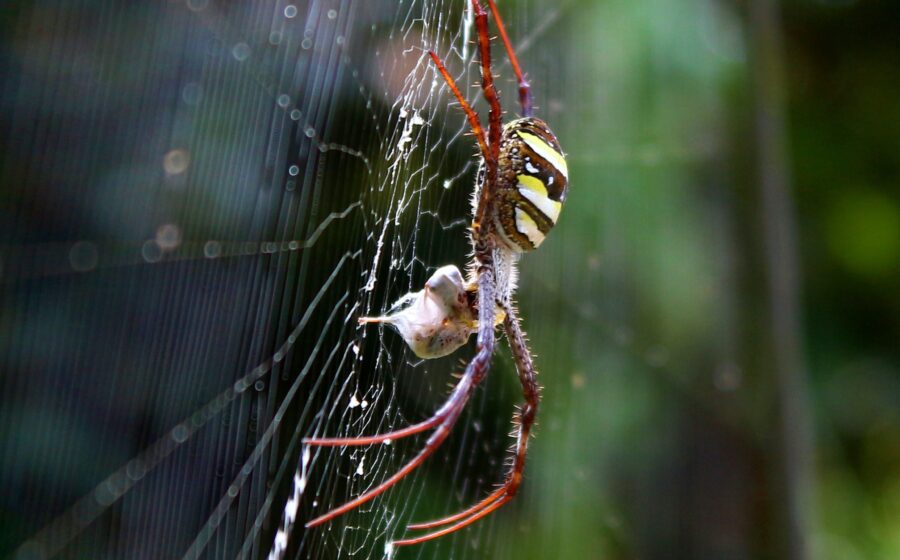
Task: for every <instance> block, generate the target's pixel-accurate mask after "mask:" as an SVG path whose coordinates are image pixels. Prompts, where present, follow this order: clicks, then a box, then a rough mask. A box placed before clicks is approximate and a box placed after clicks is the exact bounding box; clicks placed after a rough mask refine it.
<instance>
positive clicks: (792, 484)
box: [0, 0, 900, 560]
mask: <svg viewBox="0 0 900 560" xmlns="http://www.w3.org/2000/svg"><path fill="white" fill-rule="evenodd" d="M465 7H466V2H464V1H463V0H452V1H451V0H442V1H426V2H423V1H411V2H410V1H404V2H393V1H388V0H383V1H378V2H362V1H349V0H343V1H339V0H323V1H308V2H294V3H285V2H269V1H265V2H255V3H244V2H220V1H215V0H187V1H186V2H176V1H171V2H143V3H129V4H123V3H118V2H94V1H85V2H74V3H65V4H62V3H53V2H13V3H10V4H8V5H7V7H6V8H5V9H4V10H3V13H2V14H0V68H2V76H3V79H2V85H0V131H2V132H0V145H2V152H0V179H2V183H0V185H2V187H0V188H2V190H0V364H2V365H0V484H2V487H3V488H4V491H3V492H2V498H0V555H2V556H7V555H9V556H16V557H20V558H40V557H45V556H48V555H51V556H53V555H55V556H60V557H73V558H107V557H108V558H170V557H171V558H176V557H182V556H184V555H187V556H189V557H192V556H194V555H195V554H194V553H195V552H196V556H203V557H209V558H231V557H235V556H238V555H240V554H244V555H246V556H252V557H264V556H265V555H266V554H267V553H268V547H269V544H270V543H271V542H272V538H273V535H274V531H275V529H276V527H277V525H278V522H279V520H280V511H281V508H282V507H283V504H284V501H285V500H286V499H287V495H288V493H289V491H290V479H291V476H292V474H293V470H294V468H295V465H296V464H298V462H299V460H300V459H299V457H300V455H301V452H300V448H299V446H298V444H297V441H296V438H297V437H302V436H306V435H310V434H312V433H316V434H319V435H322V434H345V435H362V434H371V433H375V432H376V431H378V430H385V429H395V428H398V427H400V426H401V425H403V424H406V423H409V422H414V421H417V420H419V419H421V418H424V417H426V416H427V415H428V414H430V413H431V412H432V411H433V410H434V409H435V408H436V407H437V406H439V404H440V403H441V401H442V400H443V396H444V395H445V394H446V391H445V386H446V384H447V382H448V381H450V378H449V377H448V375H449V373H451V372H453V371H455V370H456V369H458V362H459V360H460V359H461V358H464V357H467V356H470V355H471V348H470V349H467V350H465V351H461V352H460V353H459V354H458V355H456V356H454V357H453V358H448V359H444V360H439V361H436V362H435V363H421V362H418V361H417V360H415V359H414V357H413V356H412V355H411V354H410V353H409V352H408V350H407V349H406V348H405V346H403V344H402V341H400V340H399V337H397V336H396V335H395V334H394V333H392V332H390V331H380V330H377V329H374V328H369V329H361V328H357V326H356V324H355V321H356V318H357V317H359V316H361V315H365V314H376V313H381V312H383V311H384V310H385V309H386V308H387V307H388V306H389V305H390V303H391V302H393V301H394V300H395V299H397V298H398V297H399V296H401V295H402V294H404V293H406V292H408V291H411V290H418V289H419V288H420V287H421V285H422V283H423V281H424V280H425V279H426V278H427V277H428V276H429V274H430V272H432V271H433V270H434V269H435V268H436V267H438V266H441V265H443V264H448V263H453V264H456V265H458V266H462V265H464V264H465V261H466V258H467V257H468V250H469V249H468V242H467V238H466V227H467V220H468V211H469V210H468V197H469V194H470V192H469V191H470V188H471V184H472V181H473V178H474V174H475V170H476V168H475V164H474V163H473V158H472V153H473V141H472V139H471V137H469V136H467V135H466V132H467V125H466V123H465V119H464V118H463V116H462V113H461V112H460V111H459V110H458V108H457V107H455V106H453V104H452V103H451V101H452V99H451V96H450V95H449V93H448V91H447V90H446V87H444V86H443V84H442V82H441V81H440V78H439V77H438V76H437V75H436V74H435V73H434V70H433V68H431V67H430V66H429V62H428V60H427V56H425V55H424V52H425V49H434V50H436V51H437V52H438V53H439V54H440V55H441V56H442V57H443V58H444V59H445V61H446V62H447V65H448V67H449V68H450V70H451V72H452V73H453V75H454V76H455V77H456V79H457V80H458V81H459V82H460V83H461V85H463V86H464V90H465V91H466V92H467V96H468V98H469V99H470V100H472V102H473V103H474V104H475V107H476V109H477V110H479V111H480V112H481V114H482V116H485V115H486V113H487V110H486V107H485V105H484V103H483V100H481V99H480V96H479V91H478V89H477V84H478V82H479V76H478V68H477V61H475V60H473V52H472V48H471V45H470V44H469V43H467V41H468V40H471V39H473V38H474V35H473V32H472V31H471V28H467V25H468V20H467V16H466V13H465ZM500 9H501V10H502V13H503V14H504V18H505V21H506V23H507V29H508V31H509V32H510V35H511V36H512V39H513V43H514V44H515V45H516V46H517V50H518V52H519V53H520V57H521V61H522V63H523V66H524V67H525V69H526V71H527V73H528V75H529V78H530V80H531V83H532V86H533V93H534V97H535V103H536V106H537V114H538V116H540V117H541V118H543V119H545V120H546V121H547V122H548V123H550V125H551V126H552V127H553V130H554V132H555V133H556V134H557V135H558V137H559V138H560V141H561V143H562V146H563V149H564V150H565V151H566V153H567V160H568V163H569V168H570V184H571V188H570V195H569V199H568V201H567V203H566V205H565V208H564V210H563V212H562V216H561V219H560V221H559V224H558V226H557V227H556V228H555V229H554V231H553V233H552V235H550V236H549V237H548V240H547V242H546V243H545V244H544V245H542V247H541V248H540V250H539V251H536V252H535V253H534V254H529V255H527V256H526V257H525V258H524V259H523V260H522V263H521V279H520V289H519V292H518V300H519V305H520V311H521V312H520V315H521V317H522V319H523V324H524V327H525V330H526V331H527V332H528V333H529V335H530V341H531V347H532V350H533V351H534V352H535V354H536V362H537V365H538V368H539V370H540V372H541V376H540V379H541V383H542V385H543V386H544V388H545V389H544V401H543V403H542V408H541V411H540V416H539V425H538V430H537V435H536V437H535V438H534V440H533V442H532V446H531V452H530V455H529V463H528V467H527V469H526V481H525V485H524V486H523V489H522V491H521V494H520V495H519V496H518V497H517V498H516V500H515V501H514V502H513V503H512V504H510V505H509V506H507V507H505V508H503V509H501V510H500V511H498V512H496V513H494V514H493V515H492V516H490V518H488V519H486V520H484V521H482V522H481V523H479V524H478V525H477V526H476V527H473V528H471V529H468V530H466V531H464V532H460V533H457V534H455V535H454V536H452V537H447V538H445V539H441V540H439V541H437V542H435V543H430V544H427V545H423V546H420V547H413V548H409V549H404V550H401V551H399V552H398V553H397V554H396V557H398V558H508V559H516V560H524V559H531V558H567V559H568V558H592V559H593V558H597V559H601V558H602V559H625V558H715V559H719V558H738V559H739V558H753V559H756V558H759V559H768V558H773V559H774V558H797V559H806V558H810V559H812V558H816V559H819V558H821V559H828V560H847V559H849V560H854V559H869V558H871V559H894V558H898V557H900V476H898V475H900V406H898V405H897V403H898V402H900V371H898V366H900V355H898V351H897V348H898V344H897V341H898V340H900V313H898V311H900V309H898V307H900V290H898V289H897V286H898V281H900V264H898V263H900V198H898V196H897V193H898V184H900V73H898V72H897V66H898V61H900V40H898V35H897V30H896V22H897V21H900V4H898V3H897V2H891V1H867V0H856V1H853V0H805V1H796V0H790V1H783V2H774V1H772V0H759V1H753V0H748V1H746V2H731V1H725V0H696V1H695V0H690V1H687V0H597V1H587V0H571V1H561V2H547V1H538V0H522V1H510V0H503V1H502V2H500ZM494 57H495V63H496V65H495V71H496V72H499V73H500V74H501V78H499V82H498V84H499V87H500V92H501V97H502V100H503V103H504V109H505V110H506V111H507V113H508V115H507V118H509V117H511V116H512V115H513V114H515V112H516V111H517V110H518V107H517V106H516V104H515V95H514V92H515V85H514V82H513V81H512V73H511V71H510V68H509V65H508V64H506V63H505V59H506V57H505V56H504V53H503V52H502V47H501V46H500V44H499V43H495V45H494ZM469 86H473V87H471V88H470V87H469ZM292 241H294V242H296V243H295V245H291V244H290V243H291V242H292ZM282 351H283V352H282ZM279 352H281V354H279ZM279 355H280V356H281V357H280V358H278V359H275V358H274V357H275V356H279ZM282 358H283V359H282ZM260 364H268V365H267V366H266V367H265V368H264V369H265V371H263V370H261V369H258V368H257V366H259V365H260ZM248 372H249V373H248ZM249 377H252V379H251V383H250V385H249V386H252V388H253V390H249V389H248V390H247V391H246V392H245V391H244V390H243V389H241V390H239V391H238V393H237V394H231V395H229V396H228V399H226V400H227V402H225V401H222V403H221V407H219V408H216V410H215V413H214V414H209V415H206V413H205V412H201V411H204V410H207V409H204V408H203V407H204V405H206V403H210V402H216V401H215V399H216V398H217V395H222V394H225V393H223V391H224V392H226V393H227V391H228V390H229V388H230V387H232V386H233V385H234V383H235V381H236V380H242V379H244V380H246V379H248V378H249ZM291 388H294V390H295V391H296V393H292V392H291ZM519 391H520V390H519V388H518V382H517V380H516V376H515V373H514V368H513V366H512V362H511V359H510V358H509V356H508V353H507V352H506V351H505V350H503V351H501V352H498V357H497V359H496V360H495V367H494V369H493V370H492V373H491V376H490V377H489V379H488V380H487V381H486V383H485V386H484V388H483V390H481V391H480V392H479V393H478V394H477V396H476V397H475V399H474V400H473V403H472V404H471V405H470V407H469V409H468V410H467V412H466V413H465V414H464V415H463V417H462V418H461V420H460V422H459V424H458V426H457V428H456V431H455V432H454V436H453V437H451V438H450V440H448V442H447V444H446V445H445V449H442V450H441V451H440V452H439V453H437V454H436V455H435V457H434V458H432V459H431V460H430V461H429V462H428V463H426V465H425V466H424V467H423V468H422V469H420V470H419V472H418V473H417V474H416V475H415V476H413V477H410V479H409V480H407V481H404V482H403V483H401V484H400V485H398V486H397V487H396V488H394V489H393V490H391V491H390V492H389V493H388V494H386V495H385V496H384V497H383V498H379V499H378V500H377V501H375V502H373V503H372V504H371V505H369V506H366V507H364V508H362V509H361V510H360V511H356V512H353V513H351V514H348V515H347V516H344V517H342V518H340V519H338V520H336V521H335V522H333V524H332V525H331V526H330V527H326V528H321V529H315V530H311V531H304V530H302V529H299V528H298V529H297V530H296V531H295V533H294V534H295V536H294V537H292V543H291V546H290V548H289V555H290V556H293V557H300V558H345V557H351V556H353V557H365V558H381V557H383V556H385V543H386V541H388V540H390V538H399V537H400V536H401V535H403V534H404V531H403V526H404V525H405V523H407V522H411V521H414V520H419V519H423V518H428V517H430V516H441V515H446V514H449V513H453V512H455V511H457V510H459V509H462V508H463V507H465V506H467V505H469V504H470V503H472V502H473V501H474V500H476V499H477V498H478V497H479V496H482V495H484V494H485V493H486V492H487V491H488V490H489V489H490V488H492V485H493V484H495V483H497V482H499V481H500V479H501V476H502V457H503V453H504V450H505V449H506V447H507V445H508V444H509V443H510V440H509V438H508V437H507V435H506V432H507V431H508V430H509V418H510V416H511V413H512V410H513V406H514V405H515V404H516V403H517V402H518V400H519V398H520V397H519V394H520V392H519ZM351 395H352V396H353V397H354V398H355V397H356V396H357V395H362V398H366V397H368V398H369V400H368V401H366V402H367V404H368V403H370V402H371V406H370V407H368V408H367V407H362V408H357V407H356V406H355V405H354V406H351V407H349V408H348V407H346V406H345V405H344V404H343V403H346V402H347V400H348V399H350V398H351ZM283 404H284V408H285V409H286V412H285V413H284V414H283V416H278V418H279V420H280V422H281V424H280V427H279V428H278V429H277V430H275V429H274V428H273V430H272V432H271V433H269V434H268V435H266V434H267V430H268V428H270V427H273V426H274V424H273V423H272V421H273V418H275V417H276V412H277V411H278V409H279V407H280V406H282V405H283ZM182 421H185V422H186V423H185V424H182ZM191 422H195V424H194V425H191V424H190V423H191ZM179 426H192V427H191V431H190V434H189V437H187V438H184V437H181V436H183V435H184V434H181V435H179V433H178V432H177V428H178V427H179ZM195 428H196V432H195V431H194V429H195ZM273 434H274V435H273ZM269 436H272V439H271V440H269V439H267V437H269ZM169 440H172V441H174V442H175V443H174V444H173V445H172V446H171V447H165V446H163V447H158V446H157V444H155V443H154V442H157V441H169ZM421 443H422V442H421V441H420V442H418V444H421ZM254 448H258V449H261V450H262V452H261V457H260V458H257V459H254V462H253V463H252V468H250V469H247V473H246V476H247V478H246V479H240V480H242V482H241V483H240V485H239V491H237V492H235V493H234V495H233V496H232V495H231V494H229V485H233V484H234V482H233V481H234V480H237V478H236V477H238V478H239V477H240V476H242V472H243V467H244V465H246V464H248V460H249V459H250V458H251V457H253V450H254ZM163 449H164V451H163ZM416 449H417V442H409V443H402V444H401V445H397V446H393V447H392V449H391V450H387V451H385V450H377V449H376V450H370V451H369V452H367V454H364V455H356V454H355V453H351V452H347V453H341V452H336V451H335V452H323V453H320V454H317V455H316V457H315V462H314V467H313V468H312V470H311V471H310V472H309V473H308V474H309V476H310V481H311V482H310V486H309V490H307V494H306V495H305V496H304V498H303V502H302V505H301V515H300V519H301V520H302V519H308V518H309V517H310V516H311V515H313V513H314V512H318V513H321V512H322V511H324V510H323V509H322V508H323V507H325V506H336V505H339V504H340V503H341V502H343V501H346V500H347V499H349V498H350V497H351V496H353V495H356V494H359V493H360V492H361V491H362V490H364V489H365V488H367V487H368V486H367V485H371V484H373V483H377V482H378V481H380V480H382V479H383V478H384V477H385V476H387V475H388V474H389V473H390V472H391V471H392V470H395V469H396V468H398V467H399V466H400V465H401V464H402V463H403V461H404V460H405V459H408V458H409V457H411V456H412V454H413V453H414V452H415V450H416ZM360 457H365V460H364V464H366V465H369V466H368V469H370V470H369V472H370V473H374V474H373V476H374V478H371V479H365V480H366V481H367V482H360V478H359V477H356V476H355V475H354V474H353V473H354V471H355V470H356V467H357V465H358V464H359V463H358V462H357V461H359V458H360ZM136 458H139V459H140V461H139V462H138V463H136V462H135V459H136ZM151 463H152V465H151ZM136 464H138V466H137V467H135V465H136ZM123 465H128V466H130V468H131V470H128V471H121V472H123V473H124V475H123V476H124V477H125V478H122V479H121V480H120V479H116V478H115V476H113V477H112V478H110V479H107V478H106V477H108V476H110V475H115V473H118V472H119V471H118V469H120V468H122V467H123ZM147 465H151V467H150V468H149V469H147V473H148V474H146V475H145V473H144V469H145V467H146V466H147ZM373 465H374V466H373ZM136 468H137V469H138V470H139V471H140V474H139V475H135V474H134V472H135V471H134V469H136ZM361 468H362V466H360V469H361ZM126 478H127V479H128V482H127V483H125V482H123V481H124V480H125V479H126ZM104 484H107V486H104ZM106 491H108V492H109V495H107V494H104V493H103V492H106ZM229 496H230V498H228V497H229ZM231 499H233V502H232V501H229V500H231ZM223 500H225V502H223ZM268 501H271V502H272V503H271V504H269V503H268ZM320 501H321V502H322V503H319V502H320ZM313 502H315V503H313ZM223 503H225V505H226V507H225V509H224V513H223V515H222V517H221V519H217V521H216V522H215V523H214V524H213V525H212V526H211V525H210V519H214V518H215V516H214V515H213V512H215V511H216V508H217V507H218V506H221V505H222V504H223ZM59 516H62V517H59ZM257 523H258V526H257ZM198 541H202V543H201V544H200V545H198ZM194 547H196V548H194ZM242 547H244V548H243V549H242ZM50 553H53V554H50Z"/></svg>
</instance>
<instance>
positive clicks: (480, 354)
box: [306, 249, 496, 528]
mask: <svg viewBox="0 0 900 560" xmlns="http://www.w3.org/2000/svg"><path fill="white" fill-rule="evenodd" d="M476 257H477V258H478V260H479V263H481V264H480V265H479V268H478V305H479V307H478V316H479V317H478V318H479V325H480V326H479V329H478V350H477V352H476V354H475V357H474V358H472V360H471V361H470V362H469V364H468V366H466V371H465V373H463V376H462V378H460V380H459V383H457V385H456V388H454V390H453V393H451V395H450V397H449V398H448V399H447V402H446V403H444V405H443V406H442V407H441V408H440V409H439V410H438V412H436V413H435V415H434V416H432V418H430V419H429V420H426V421H425V422H421V423H419V424H416V425H414V426H411V427H410V428H411V429H413V430H415V431H410V432H408V433H407V430H409V429H410V428H407V429H406V430H397V431H396V432H392V433H394V434H396V433H403V435H404V436H407V435H411V434H414V433H418V432H419V431H424V430H426V429H427V427H426V428H421V426H423V425H425V424H428V423H430V422H432V421H433V420H434V419H435V418H439V417H440V415H441V414H444V415H445V416H444V417H443V419H440V420H437V421H435V422H434V424H435V425H437V428H436V429H435V431H434V432H433V433H432V434H431V437H429V438H428V441H426V442H425V447H424V448H423V449H422V450H421V451H420V452H419V454H418V455H416V456H415V457H414V458H413V459H412V460H411V461H409V462H408V463H406V465H404V466H403V467H402V468H401V469H400V470H398V471H397V472H396V473H394V474H393V475H392V476H391V477H390V478H388V479H387V480H385V481H384V482H382V483H381V484H379V485H378V486H376V487H375V488H373V489H371V490H369V491H368V492H366V493H364V494H362V495H361V496H359V497H357V498H355V499H353V500H351V501H349V502H347V503H345V504H344V505H342V506H338V507H336V508H334V509H332V510H331V511H328V512H327V513H324V514H322V515H320V516H319V517H316V518H315V519H313V520H311V521H309V522H307V523H306V527H307V528H312V527H316V526H318V525H321V524H323V523H325V522H327V521H330V520H332V519H334V518H335V517H338V516H339V515H342V514H344V513H347V512H348V511H350V510H352V509H355V508H357V507H359V506H361V505H362V504H364V503H366V502H368V501H369V500H371V499H373V498H375V497H376V496H378V495H379V494H381V493H382V492H384V491H385V490H387V489H388V488H390V487H392V486H393V485H395V484H396V483H397V482H399V481H400V480H402V479H403V477H405V476H406V475H408V474H409V473H411V472H412V471H413V470H415V469H416V467H418V466H419V465H421V464H422V462H423V461H425V459H427V458H428V457H429V456H430V455H431V454H432V453H434V452H435V451H436V450H437V448H438V447H440V445H441V444H442V443H443V442H444V440H445V439H447V436H448V435H449V434H450V430H451V429H452V428H453V425H454V424H455V423H456V420H457V419H458V418H459V415H460V414H461V413H462V411H463V409H464V408H465V406H466V403H467V402H468V400H469V397H470V396H471V394H472V390H473V389H474V388H475V387H477V386H478V384H479V383H481V381H482V380H483V379H484V377H485V376H486V375H487V372H488V369H489V368H490V364H491V357H492V356H493V354H494V344H495V336H494V315H495V313H496V310H495V306H494V305H493V301H494V299H495V298H494V291H495V286H494V272H493V262H492V259H491V257H490V250H487V249H481V250H480V251H477V252H476ZM442 411H444V412H442ZM420 428H421V429H420ZM385 435H388V434H383V435H380V436H373V437H371V438H347V439H345V440H344V441H362V442H363V443H349V444H347V445H367V444H368V443H369V441H370V440H374V441H373V443H377V442H378V441H379V440H380V441H384V439H389V438H386V437H383V436H385ZM321 441H329V440H328V439H311V440H306V443H307V444H308V445H318V444H319V442H321ZM330 441H339V439H337V438H335V439H332V440H330ZM334 445H342V444H340V443H335V444H334Z"/></svg>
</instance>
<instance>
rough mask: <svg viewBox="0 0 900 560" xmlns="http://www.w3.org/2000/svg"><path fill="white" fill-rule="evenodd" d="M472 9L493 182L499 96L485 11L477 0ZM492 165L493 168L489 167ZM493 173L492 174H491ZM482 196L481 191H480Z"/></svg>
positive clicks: (498, 122)
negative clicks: (486, 104)
mask: <svg viewBox="0 0 900 560" xmlns="http://www.w3.org/2000/svg"><path fill="white" fill-rule="evenodd" d="M472 10H474V12H475V28H476V29H477V30H478V50H479V53H480V56H481V90H482V91H483V92H484V98H485V100H487V102H488V107H490V111H489V112H488V125H489V126H488V145H489V146H490V148H491V157H490V158H487V161H488V162H489V163H490V164H492V165H489V167H488V184H493V180H494V179H495V178H496V174H497V160H498V159H500V133H501V126H500V120H501V118H502V116H503V115H502V109H501V108H500V97H499V96H498V95H497V88H496V87H495V86H494V75H493V74H492V73H491V36H490V34H489V31H488V21H487V12H485V11H484V8H483V7H482V6H481V2H480V1H479V0H472ZM491 167H493V169H491ZM492 173H493V176H492V175H491V174H492ZM482 196H483V193H482Z"/></svg>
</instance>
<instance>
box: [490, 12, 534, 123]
mask: <svg viewBox="0 0 900 560" xmlns="http://www.w3.org/2000/svg"><path fill="white" fill-rule="evenodd" d="M488 4H489V5H490V7H491V14H493V16H494V21H495V22H496V23H497V31H499V32H500V39H502V40H503V46H504V47H506V54H507V56H509V63H510V64H511V65H512V69H513V72H515V73H516V80H518V82H519V105H521V106H522V116H523V117H531V116H533V112H532V109H531V84H529V83H528V80H527V79H526V78H525V74H523V73H522V67H521V66H519V58H518V57H517V56H516V51H515V50H513V47H512V43H510V41H509V35H507V34H506V26H504V25H503V19H502V18H501V17H500V11H499V10H498V9H497V3H496V2H495V1H494V0H488Z"/></svg>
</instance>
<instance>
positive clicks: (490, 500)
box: [393, 306, 541, 546]
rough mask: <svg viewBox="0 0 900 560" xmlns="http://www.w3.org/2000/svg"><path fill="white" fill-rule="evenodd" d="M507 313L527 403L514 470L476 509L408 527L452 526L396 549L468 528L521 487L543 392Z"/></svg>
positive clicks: (507, 326) (397, 543) (520, 418)
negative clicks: (532, 429)
mask: <svg viewBox="0 0 900 560" xmlns="http://www.w3.org/2000/svg"><path fill="white" fill-rule="evenodd" d="M505 311H506V319H505V320H504V323H503V326H504V329H505V330H506V337H507V339H508V341H509V347H510V350H511V351H512V354H513V358H514V359H515V362H516V370H517V371H518V373H519V381H520V382H521V383H522V392H523V394H524V396H525V404H524V406H523V407H522V410H521V411H520V412H519V414H518V415H517V417H516V422H517V423H518V425H519V429H518V433H517V438H516V447H515V449H516V451H515V456H514V460H513V465H512V470H511V471H510V472H509V474H508V475H507V477H506V481H505V482H504V483H503V486H501V487H500V488H498V489H497V490H495V491H494V492H492V493H491V494H490V495H488V497H486V498H484V499H483V500H481V501H480V502H478V503H477V504H475V505H474V506H471V507H469V508H467V509H465V510H463V511H461V512H459V513H457V514H454V515H451V516H448V517H445V518H443V519H438V520H436V521H428V522H425V523H415V524H412V525H409V527H408V528H409V529H413V530H416V529H432V528H434V527H440V526H442V525H447V524H450V523H453V525H451V526H450V527H447V528H445V529H441V530H439V531H434V532H432V533H428V534H427V535H422V536H419V537H412V538H409V539H402V540H399V541H394V543H393V544H394V545H395V546H407V545H412V544H419V543H422V542H425V541H429V540H432V539H436V538H438V537H442V536H444V535H448V534H450V533H453V532H455V531H458V530H460V529H462V528H464V527H467V526H469V525H471V524H472V523H474V522H475V521H478V520H479V519H481V518H483V517H485V516H486V515H488V514H489V513H491V512H492V511H494V510H496V509H498V508H500V507H501V506H503V505H504V504H505V503H506V502H508V501H510V500H512V499H513V497H514V496H515V495H516V493H517V492H518V490H519V487H520V486H521V484H522V471H523V470H524V469H525V456H526V455H527V453H528V439H529V436H530V435H531V428H532V426H534V419H535V416H536V415H537V409H538V404H539V403H540V398H541V395H540V391H541V389H540V386H539V385H538V383H537V372H536V371H535V369H534V363H533V362H532V360H531V353H530V352H529V351H528V346H527V345H526V344H525V334H524V333H523V332H522V329H521V328H520V326H519V319H518V317H517V316H516V312H515V309H514V308H513V307H512V306H506V309H505Z"/></svg>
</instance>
